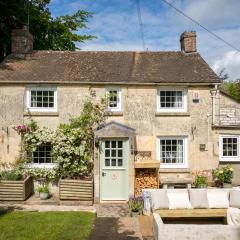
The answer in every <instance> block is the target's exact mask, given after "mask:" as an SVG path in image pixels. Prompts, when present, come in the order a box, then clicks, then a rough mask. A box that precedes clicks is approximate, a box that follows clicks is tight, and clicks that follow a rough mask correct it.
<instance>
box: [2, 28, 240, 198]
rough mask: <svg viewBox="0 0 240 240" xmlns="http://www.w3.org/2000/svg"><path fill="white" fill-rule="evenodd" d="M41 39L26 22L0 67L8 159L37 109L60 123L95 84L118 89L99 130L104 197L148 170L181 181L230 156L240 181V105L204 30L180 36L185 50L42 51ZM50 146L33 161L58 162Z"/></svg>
mask: <svg viewBox="0 0 240 240" xmlns="http://www.w3.org/2000/svg"><path fill="white" fill-rule="evenodd" d="M32 41H33V38H32V36H31V34H30V33H29V32H28V31H27V30H26V29H19V30H15V31H14V32H13V34H12V54H11V55H9V56H7V57H6V59H5V60H4V61H3V62H2V63H1V65H0V111H1V114H0V161H3V162H4V161H5V162H12V161H14V159H15V157H16V156H17V155H18V151H19V143H20V138H19V136H18V135H17V133H16V132H15V131H14V130H13V129H12V127H13V126H15V125H16V124H19V123H23V122H24V121H26V119H27V118H28V117H29V112H30V113H31V116H32V117H33V118H34V119H35V120H36V121H37V122H38V123H39V124H40V125H41V126H48V127H50V128H56V127H57V126H58V125H59V124H60V123H63V122H67V121H68V120H69V118H70V117H73V116H77V115H78V114H79V113H80V111H81V107H82V100H83V99H84V98H85V97H86V96H88V95H89V90H88V89H89V87H91V89H92V90H94V91H95V92H96V98H97V99H99V98H100V97H101V96H103V95H105V94H106V92H109V93H114V95H113V96H114V97H112V98H111V101H110V102H109V106H108V110H109V111H110V112H111V114H109V116H108V120H107V123H106V125H104V126H102V127H101V128H100V129H98V130H97V131H96V141H97V142H98V145H99V146H102V148H101V149H102V150H101V151H100V150H99V149H100V148H96V154H95V155H96V159H95V160H94V161H95V168H94V184H95V188H94V189H95V190H94V197H95V202H98V201H105V200H127V199H128V198H129V196H131V195H133V194H134V184H135V177H137V175H138V174H140V176H141V174H142V176H145V175H144V173H143V172H144V170H146V174H151V171H153V173H154V171H155V172H159V177H160V182H161V183H164V182H171V183H173V184H174V183H176V184H177V183H188V179H189V175H190V173H191V172H192V171H196V170H205V169H209V170H210V169H213V168H216V167H217V166H218V165H219V164H226V163H230V164H231V165H232V166H233V167H234V169H235V178H234V183H235V184H240V167H239V166H240V165H239V162H240V104H239V102H237V101H236V100H234V99H232V98H231V97H229V96H227V95H226V94H224V93H222V92H221V91H219V85H220V84H221V82H220V79H219V78H218V76H217V75H216V74H215V73H214V72H213V71H212V69H211V68H210V67H209V66H208V64H207V63H206V62H205V61H204V60H203V58H202V57H201V56H200V54H199V53H198V52H197V48H196V33H195V32H184V33H183V34H182V35H181V37H180V46H181V51H177V52H150V51H149V52H102V51H101V52H83V51H77V52H61V51H33V50H32ZM50 151H51V147H49V146H41V147H39V149H38V150H37V152H36V153H35V154H33V159H32V166H33V167H52V166H53V164H54V163H53V162H52V159H51V156H50ZM156 181H157V180H156ZM109 189H111V191H109Z"/></svg>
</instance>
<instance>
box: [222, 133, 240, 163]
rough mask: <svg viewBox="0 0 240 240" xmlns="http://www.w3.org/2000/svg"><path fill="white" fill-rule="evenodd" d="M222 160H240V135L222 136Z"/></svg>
mask: <svg viewBox="0 0 240 240" xmlns="http://www.w3.org/2000/svg"><path fill="white" fill-rule="evenodd" d="M219 142H220V144H219V149H220V153H219V156H220V161H240V136H231V135H230V136H227V135H222V136H220V141H219Z"/></svg>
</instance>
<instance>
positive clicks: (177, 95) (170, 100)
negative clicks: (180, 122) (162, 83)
mask: <svg viewBox="0 0 240 240" xmlns="http://www.w3.org/2000/svg"><path fill="white" fill-rule="evenodd" d="M159 95H160V107H161V108H182V107H183V92H182V91H160V94H159Z"/></svg>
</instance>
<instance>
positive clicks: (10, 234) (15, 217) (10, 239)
mask: <svg viewBox="0 0 240 240" xmlns="http://www.w3.org/2000/svg"><path fill="white" fill-rule="evenodd" d="M94 219H95V214H94V213H86V212H41V213H39V212H9V213H3V214H0V239H1V240H28V239H29V240H35V239H36V240H42V239H44V240H78V239H80V240H85V239H89V235H90V232H91V229H92V225H93V221H94Z"/></svg>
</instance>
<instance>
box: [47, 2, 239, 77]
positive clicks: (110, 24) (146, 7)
mask: <svg viewBox="0 0 240 240" xmlns="http://www.w3.org/2000/svg"><path fill="white" fill-rule="evenodd" d="M136 1H137V0H52V1H51V3H50V6H49V8H50V11H51V13H52V15H53V17H57V16H60V15H65V14H72V13H74V12H75V11H77V10H79V9H81V10H87V11H90V12H91V13H92V17H91V18H90V19H89V22H88V24H87V26H88V28H87V29H81V30H80V31H79V33H80V34H90V35H94V36H96V37H97V38H96V39H94V40H91V41H87V42H85V43H80V44H77V45H78V47H79V48H80V49H81V50H84V51H143V50H144V48H143V44H142V39H141V32H140V27H139V23H138V15H137V4H136ZM167 1H168V2H170V3H171V4H173V5H174V6H175V7H177V8H178V9H180V10H181V11H183V12H184V13H185V14H187V15H188V16H189V17H191V18H193V19H194V20H196V21H198V22H199V23H201V24H202V25H203V26H205V27H206V28H207V29H209V30H211V31H212V32H214V33H215V34H217V35H218V36H220V37H221V38H223V39H224V40H225V41H227V42H229V43H230V44H232V45H234V46H235V47H236V48H238V49H240V17H239V12H240V0H167ZM139 2H140V8H141V14H142V22H143V32H144V37H145V43H146V48H147V50H148V51H179V50H180V43H179V38H180V35H181V33H182V32H184V31H189V30H194V31H196V33H197V49H198V52H199V53H200V54H201V56H202V57H203V58H204V59H205V61H206V62H207V63H208V64H209V65H210V66H211V67H212V69H213V70H214V71H215V72H216V73H219V72H220V71H221V69H225V73H228V74H229V79H232V80H234V79H237V78H240V52H237V51H236V50H234V49H233V48H231V47H229V46H228V45H226V44H225V43H223V42H222V41H220V40H218V39H216V38H215V37H214V36H212V35H211V34H209V33H208V32H207V31H205V30H203V29H202V28H201V27H199V26H198V25H196V24H195V23H193V22H191V21H190V20H189V19H186V18H185V17H184V16H182V15H180V14H179V13H177V12H176V11H175V10H174V9H173V8H171V7H169V6H168V5H167V4H166V3H164V2H163V1H162V0H139Z"/></svg>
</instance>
